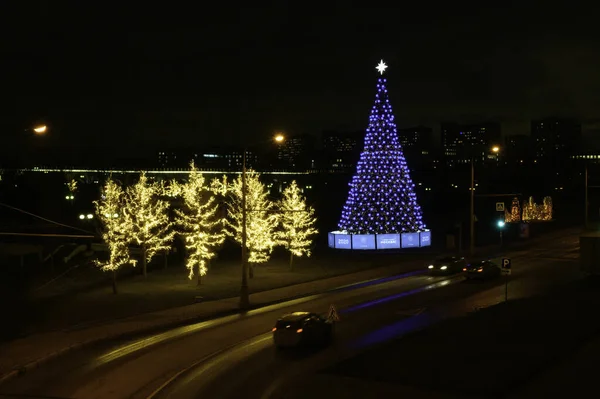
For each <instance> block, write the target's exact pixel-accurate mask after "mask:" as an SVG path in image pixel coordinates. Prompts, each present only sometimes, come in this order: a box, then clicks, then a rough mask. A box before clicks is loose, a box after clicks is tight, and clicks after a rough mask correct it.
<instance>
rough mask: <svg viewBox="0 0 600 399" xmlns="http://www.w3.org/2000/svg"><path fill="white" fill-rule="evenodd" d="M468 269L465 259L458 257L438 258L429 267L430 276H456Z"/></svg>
mask: <svg viewBox="0 0 600 399" xmlns="http://www.w3.org/2000/svg"><path fill="white" fill-rule="evenodd" d="M465 267H467V261H466V260H465V258H462V257H457V256H445V257H442V258H438V259H436V260H434V261H433V263H432V264H430V265H429V266H428V270H429V274H431V275H433V276H439V275H450V274H456V273H460V272H462V271H463V269H464V268H465Z"/></svg>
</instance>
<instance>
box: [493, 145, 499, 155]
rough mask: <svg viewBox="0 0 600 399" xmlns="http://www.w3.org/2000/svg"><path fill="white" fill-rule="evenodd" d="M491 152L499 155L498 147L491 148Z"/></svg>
mask: <svg viewBox="0 0 600 399" xmlns="http://www.w3.org/2000/svg"><path fill="white" fill-rule="evenodd" d="M492 152H493V153H495V154H497V153H499V152H500V147H498V146H497V145H495V146H493V147H492Z"/></svg>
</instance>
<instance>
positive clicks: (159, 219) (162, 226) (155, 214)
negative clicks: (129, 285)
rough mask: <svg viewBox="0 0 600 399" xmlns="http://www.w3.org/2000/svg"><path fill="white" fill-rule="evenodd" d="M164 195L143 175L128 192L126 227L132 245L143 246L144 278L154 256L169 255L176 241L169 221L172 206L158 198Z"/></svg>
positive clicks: (124, 211) (161, 190)
mask: <svg viewBox="0 0 600 399" xmlns="http://www.w3.org/2000/svg"><path fill="white" fill-rule="evenodd" d="M164 192H165V190H164V187H163V185H162V184H158V183H155V182H150V181H148V178H147V177H146V174H145V173H144V172H142V173H141V174H140V179H139V180H138V182H137V183H136V184H134V185H133V186H130V187H127V189H126V190H125V203H124V207H123V210H122V213H123V219H124V226H125V227H126V232H127V234H128V237H129V239H130V242H131V243H134V244H137V245H139V246H140V249H141V251H142V257H141V258H142V259H141V260H142V272H143V274H144V276H146V273H147V264H148V263H149V262H150V261H152V258H153V257H154V255H156V254H157V253H158V252H161V251H169V250H170V249H171V243H172V241H173V238H174V237H175V231H174V230H173V229H172V228H171V227H172V223H171V221H170V220H169V214H168V210H169V203H168V202H167V201H165V200H162V199H160V198H159V197H160V195H162V194H164Z"/></svg>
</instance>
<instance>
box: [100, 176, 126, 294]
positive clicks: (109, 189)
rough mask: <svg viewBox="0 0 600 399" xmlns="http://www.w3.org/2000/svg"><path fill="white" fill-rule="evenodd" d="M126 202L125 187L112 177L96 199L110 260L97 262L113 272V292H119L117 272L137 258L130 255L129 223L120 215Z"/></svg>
mask: <svg viewBox="0 0 600 399" xmlns="http://www.w3.org/2000/svg"><path fill="white" fill-rule="evenodd" d="M123 203H124V192H123V189H122V188H121V187H120V186H119V185H118V184H117V183H115V182H114V181H113V180H112V179H108V180H107V181H106V183H105V185H104V189H103V194H102V197H101V200H100V201H95V202H94V205H95V207H96V215H97V216H98V219H99V220H100V222H101V223H102V239H103V240H104V242H105V244H106V245H107V247H108V260H106V261H99V260H96V261H95V263H96V265H97V266H99V267H100V268H101V269H102V270H104V271H111V272H113V293H115V294H116V293H117V284H116V272H117V270H119V268H121V267H122V266H124V265H128V264H131V265H134V266H135V264H136V262H135V260H133V259H131V258H130V257H129V241H130V235H129V230H128V227H129V226H128V225H126V224H125V222H124V220H123V219H122V218H119V217H114V215H118V214H119V212H121V209H122V207H123Z"/></svg>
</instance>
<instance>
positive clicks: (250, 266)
mask: <svg viewBox="0 0 600 399" xmlns="http://www.w3.org/2000/svg"><path fill="white" fill-rule="evenodd" d="M248 277H249V278H254V265H253V264H252V263H249V264H248Z"/></svg>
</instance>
